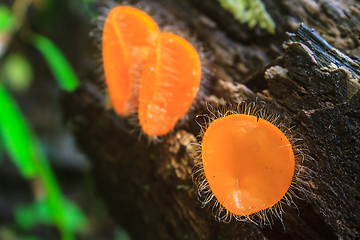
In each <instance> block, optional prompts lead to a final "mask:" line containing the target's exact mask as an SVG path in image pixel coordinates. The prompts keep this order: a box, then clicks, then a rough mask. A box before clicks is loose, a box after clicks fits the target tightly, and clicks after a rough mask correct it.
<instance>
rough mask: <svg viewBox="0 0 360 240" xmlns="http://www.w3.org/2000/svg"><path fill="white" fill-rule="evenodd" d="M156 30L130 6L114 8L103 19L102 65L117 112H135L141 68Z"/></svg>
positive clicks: (153, 40)
mask: <svg viewBox="0 0 360 240" xmlns="http://www.w3.org/2000/svg"><path fill="white" fill-rule="evenodd" d="M159 32H160V30H159V27H158V26H157V24H156V22H155V21H154V20H153V19H152V18H151V17H150V16H149V15H147V14H146V13H144V12H143V11H141V10H139V9H136V8H133V7H129V6H118V7H115V8H113V9H111V11H110V13H109V14H108V16H107V18H106V21H105V25H104V29H103V40H102V55H103V65H104V72H105V78H106V83H107V85H108V91H109V94H110V98H111V100H112V104H113V106H114V109H115V111H116V112H117V113H118V114H119V115H122V116H127V115H130V114H132V113H134V112H136V111H137V107H138V95H139V82H140V75H141V71H142V68H143V65H144V62H145V60H146V59H147V57H148V55H149V53H150V52H151V51H152V49H153V47H154V44H155V42H156V38H157V36H158V34H159Z"/></svg>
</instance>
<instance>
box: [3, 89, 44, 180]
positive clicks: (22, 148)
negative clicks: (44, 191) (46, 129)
mask: <svg viewBox="0 0 360 240" xmlns="http://www.w3.org/2000/svg"><path fill="white" fill-rule="evenodd" d="M0 106H1V111H0V135H1V136H2V140H3V144H4V146H5V148H6V150H7V152H8V154H9V156H10V157H11V159H12V160H13V161H14V162H15V164H16V165H17V167H18V169H19V171H20V173H21V174H22V175H23V176H24V177H25V178H30V177H34V176H35V173H36V167H35V166H34V164H33V163H32V159H33V158H41V157H42V154H41V153H39V151H38V146H37V144H36V143H35V142H34V141H33V136H32V133H31V131H30V129H29V128H28V125H27V122H26V120H25V119H24V118H23V117H22V115H21V113H20V111H19V109H18V107H17V105H16V103H15V102H14V101H13V100H12V98H11V97H10V95H9V94H8V92H7V91H6V89H5V88H4V86H3V85H2V84H1V83H0Z"/></svg>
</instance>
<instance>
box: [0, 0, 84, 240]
mask: <svg viewBox="0 0 360 240" xmlns="http://www.w3.org/2000/svg"><path fill="white" fill-rule="evenodd" d="M30 3H31V1H26V0H24V1H22V0H16V1H15V3H14V5H15V4H17V7H14V8H13V9H18V11H20V12H17V13H16V14H15V13H14V12H12V11H11V10H10V9H9V8H7V7H6V6H5V5H0V58H1V57H2V56H3V53H4V52H6V47H7V45H8V41H9V39H11V38H12V34H13V32H15V30H17V31H21V28H19V29H15V28H16V26H21V25H22V24H23V23H22V22H20V21H22V20H23V21H25V20H24V19H25V17H24V16H25V14H26V11H27V8H26V6H28V5H26V4H30ZM22 4H25V5H22ZM14 11H15V10H14ZM22 11H23V12H22ZM15 16H17V17H15ZM26 35H27V36H31V37H30V38H29V39H24V40H27V41H28V42H29V43H30V44H32V45H33V46H34V47H35V48H36V49H37V50H39V52H40V53H41V54H42V55H43V56H44V58H45V61H46V63H47V65H48V66H49V68H50V69H51V71H52V73H53V74H54V76H55V78H56V79H57V81H58V83H59V86H60V88H61V89H63V90H65V91H74V90H75V89H76V88H77V86H78V84H79V80H78V78H77V76H76V74H75V72H74V71H73V69H72V67H71V66H70V64H69V63H68V62H67V60H66V58H65V57H64V56H63V54H62V52H61V51H60V50H59V49H58V47H57V46H56V45H55V44H54V43H52V42H51V41H50V40H49V39H48V38H46V37H44V36H42V35H39V34H34V33H32V32H31V31H30V30H29V29H27V34H26ZM5 56H6V58H5V59H0V61H1V62H4V64H3V66H1V67H0V106H1V109H0V139H1V141H0V148H1V149H2V148H4V150H5V151H6V152H7V154H8V155H9V156H10V158H11V159H12V160H13V161H14V163H15V165H16V166H17V168H18V169H19V172H20V173H21V175H22V176H23V177H24V178H26V179H29V180H30V181H32V182H33V186H34V192H35V201H34V202H33V203H32V204H29V205H20V206H18V207H17V209H16V213H15V216H16V221H17V223H18V224H19V226H21V227H23V228H31V227H33V226H34V225H36V224H38V223H43V224H51V225H56V226H57V227H58V229H59V230H60V233H61V236H62V239H63V240H71V239H75V235H74V233H75V232H77V231H79V230H80V229H81V228H82V227H83V226H84V225H85V223H86V222H85V217H84V216H83V214H82V212H81V211H80V209H78V208H77V207H76V206H75V205H73V204H72V203H70V202H69V201H67V200H66V199H65V197H64V196H63V194H62V193H61V191H60V188H59V184H58V183H57V180H56V178H55V176H54V174H53V172H52V170H51V168H50V165H49V162H48V159H47V157H46V155H45V154H44V151H43V148H42V146H41V144H40V141H39V140H38V138H37V137H36V135H35V134H34V132H33V131H32V129H31V127H30V126H29V125H28V123H27V121H26V119H25V118H24V116H23V115H22V113H21V111H20V110H19V108H18V106H17V104H16V102H15V100H14V99H13V98H12V96H11V95H10V93H9V92H8V91H7V89H6V87H5V84H4V83H5V80H6V86H8V87H10V88H11V89H12V90H15V91H24V90H26V89H27V87H28V86H29V85H30V84H31V79H32V78H33V72H32V67H31V65H30V63H29V61H28V60H27V59H26V58H25V57H24V56H22V55H20V54H16V53H9V54H7V55H5ZM27 239H30V238H27ZM33 239H35V238H33Z"/></svg>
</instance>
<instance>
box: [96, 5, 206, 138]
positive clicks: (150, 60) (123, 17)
mask: <svg viewBox="0 0 360 240" xmlns="http://www.w3.org/2000/svg"><path fill="white" fill-rule="evenodd" d="M102 54H103V65H104V72H105V78H106V83H107V85H108V91H109V94H110V98H111V100H112V103H113V106H114V109H115V111H116V112H117V113H118V114H119V115H122V116H128V115H130V114H133V113H135V112H137V111H138V115H139V121H140V124H141V127H142V129H143V131H144V132H145V133H146V134H147V135H149V136H160V135H164V134H167V133H168V132H169V131H171V129H172V128H173V127H174V126H175V124H176V122H177V121H178V120H179V119H180V118H181V117H182V116H183V115H184V114H185V113H186V112H187V110H188V109H189V107H190V106H191V104H192V102H193V100H194V98H195V96H196V94H197V91H198V88H199V85H200V79H201V64H200V59H199V56H198V54H197V52H196V50H195V49H194V47H193V46H192V45H191V44H190V43H189V42H187V41H186V40H185V39H183V38H181V37H179V36H177V35H175V34H172V33H166V32H162V33H161V32H160V30H159V27H158V26H157V24H156V22H155V21H154V20H153V19H152V18H151V17H150V16H149V15H147V14H146V13H144V12H143V11H141V10H139V9H136V8H133V7H129V6H118V7H115V8H113V9H112V10H111V11H110V13H109V15H108V16H107V18H106V22H105V25H104V30H103V41H102Z"/></svg>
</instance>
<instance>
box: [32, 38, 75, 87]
mask: <svg viewBox="0 0 360 240" xmlns="http://www.w3.org/2000/svg"><path fill="white" fill-rule="evenodd" d="M31 43H32V44H33V45H34V46H35V47H36V48H37V49H38V50H39V51H40V52H41V53H42V55H43V56H44V58H45V60H46V62H47V64H48V66H49V67H50V69H51V71H52V73H53V74H54V76H55V77H56V79H57V81H58V83H59V85H60V87H61V88H62V89H63V90H66V91H74V90H75V89H76V88H77V86H78V85H79V80H78V78H77V76H76V74H75V72H74V71H73V69H72V68H71V66H70V64H69V63H68V62H67V60H66V59H65V57H64V56H63V54H62V53H61V51H60V50H59V49H58V48H57V47H56V46H55V44H53V43H52V42H51V41H50V40H49V39H48V38H46V37H44V36H41V35H39V34H35V35H34V36H33V38H32V40H31Z"/></svg>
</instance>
